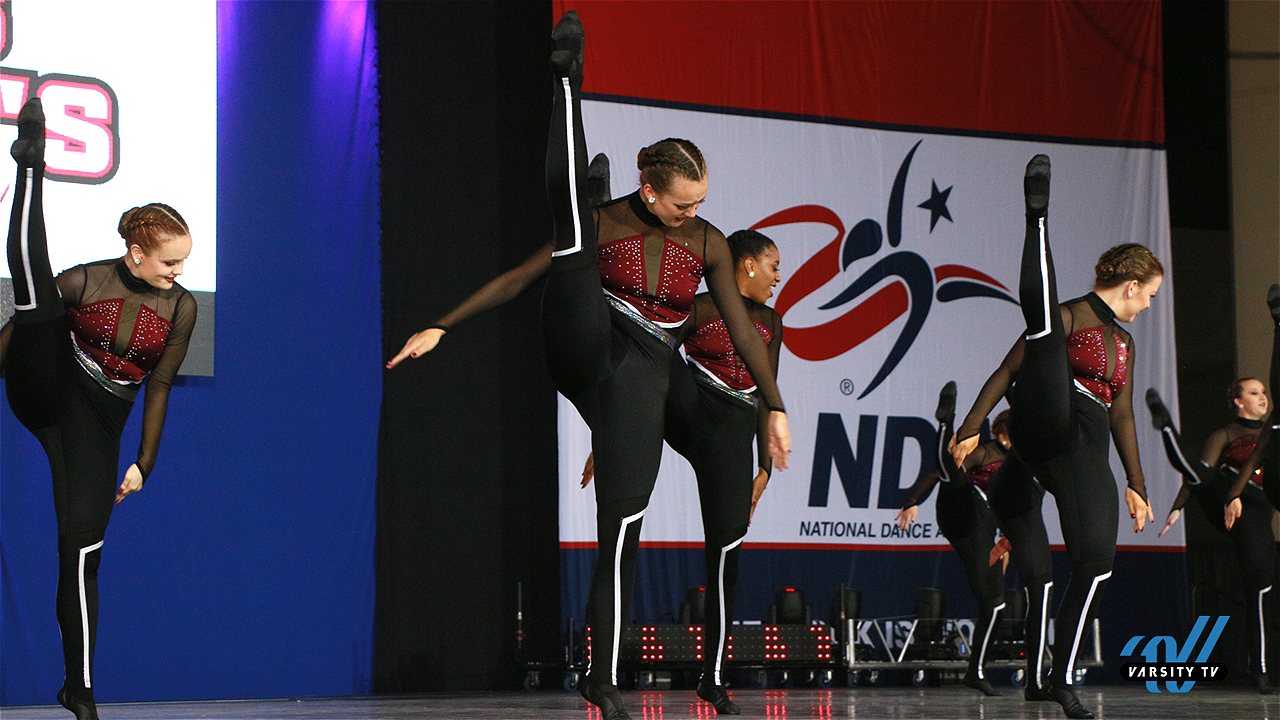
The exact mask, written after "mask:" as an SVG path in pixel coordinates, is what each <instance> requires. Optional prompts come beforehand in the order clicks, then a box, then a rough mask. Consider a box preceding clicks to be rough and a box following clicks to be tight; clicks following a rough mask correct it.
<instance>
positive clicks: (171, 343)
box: [137, 293, 196, 480]
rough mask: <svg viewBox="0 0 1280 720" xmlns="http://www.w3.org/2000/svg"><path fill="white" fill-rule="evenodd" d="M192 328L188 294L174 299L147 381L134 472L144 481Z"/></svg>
mask: <svg viewBox="0 0 1280 720" xmlns="http://www.w3.org/2000/svg"><path fill="white" fill-rule="evenodd" d="M195 325H196V301H195V298H193V297H192V296H191V294H190V293H184V294H183V295H182V297H180V298H179V299H178V304H177V306H176V307H175V308H174V310H173V326H172V327H171V328H170V329H169V337H168V339H167V340H165V344H164V352H163V353H162V354H161V355H160V361H159V362H158V363H156V366H155V368H154V369H153V370H152V371H151V375H150V376H149V377H148V379H147V398H146V401H145V403H144V405H143V410H142V442H141V443H140V444H139V445H138V460H137V464H138V469H139V470H141V471H142V477H143V479H144V480H145V479H146V478H147V477H148V476H149V475H150V474H151V470H152V469H153V468H154V467H155V464H156V454H157V452H158V451H159V449H160V434H161V433H162V432H163V431H164V418H165V415H166V413H167V412H168V410H169V388H170V387H171V386H172V385H173V378H174V377H175V376H176V375H177V374H178V368H180V367H182V360H183V359H184V358H185V357H186V356H187V345H188V344H189V343H190V341H191V331H192V329H194V328H195Z"/></svg>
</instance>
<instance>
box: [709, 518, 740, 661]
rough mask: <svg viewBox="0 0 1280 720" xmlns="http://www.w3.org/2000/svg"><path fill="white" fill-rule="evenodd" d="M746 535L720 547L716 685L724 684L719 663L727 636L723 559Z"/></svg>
mask: <svg viewBox="0 0 1280 720" xmlns="http://www.w3.org/2000/svg"><path fill="white" fill-rule="evenodd" d="M746 537H747V536H746V535H743V536H742V537H740V538H738V539H737V540H734V541H733V542H731V543H729V544H728V545H725V546H724V547H722V548H720V566H719V569H720V572H719V573H717V577H716V588H718V589H719V593H720V594H719V600H720V602H719V605H720V607H719V612H720V637H719V641H718V643H717V644H716V669H715V672H714V673H713V677H712V680H713V681H714V682H715V684H716V685H723V684H724V683H722V682H720V665H721V663H722V662H723V660H724V643H725V638H727V637H728V636H729V630H728V628H726V627H725V609H724V559H725V557H726V556H727V555H728V554H729V551H731V550H733V549H734V548H736V547H738V546H739V545H741V544H742V541H743V540H745V539H746Z"/></svg>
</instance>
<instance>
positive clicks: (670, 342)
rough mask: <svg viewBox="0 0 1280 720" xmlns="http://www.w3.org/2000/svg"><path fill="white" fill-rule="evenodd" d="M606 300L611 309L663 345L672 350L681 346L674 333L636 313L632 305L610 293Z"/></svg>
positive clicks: (605, 297)
mask: <svg viewBox="0 0 1280 720" xmlns="http://www.w3.org/2000/svg"><path fill="white" fill-rule="evenodd" d="M604 299H605V301H606V302H608V303H609V306H610V307H612V308H613V309H614V310H617V311H618V312H620V313H622V315H623V316H624V317H626V318H627V319H628V320H630V321H632V322H634V323H635V324H636V325H639V326H640V328H641V329H642V330H644V331H645V332H647V333H649V334H650V335H652V336H654V337H655V338H657V339H658V341H659V342H661V343H662V344H663V345H666V346H667V347H669V348H671V349H672V350H675V349H676V348H677V347H678V346H679V345H680V341H679V340H677V339H676V336H675V334H674V333H672V332H671V331H670V330H668V329H666V328H664V327H662V326H661V325H659V324H657V323H655V322H654V321H652V320H650V319H649V318H647V317H645V316H643V315H641V314H640V313H638V312H636V309H635V308H633V307H631V305H629V304H627V303H625V302H623V301H621V300H619V299H618V298H616V297H614V296H612V295H610V294H609V293H605V294H604Z"/></svg>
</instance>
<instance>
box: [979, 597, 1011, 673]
mask: <svg viewBox="0 0 1280 720" xmlns="http://www.w3.org/2000/svg"><path fill="white" fill-rule="evenodd" d="M1004 605H1005V604H1004V603H1000V604H999V605H997V606H995V607H994V608H992V610H991V623H990V624H988V625H987V634H986V635H983V636H982V647H981V648H980V649H979V651H978V679H979V680H984V679H986V676H984V675H983V674H982V666H983V664H984V663H986V661H987V643H989V642H991V631H992V630H994V629H995V627H996V616H998V615H999V614H1000V611H1001V610H1003V609H1004Z"/></svg>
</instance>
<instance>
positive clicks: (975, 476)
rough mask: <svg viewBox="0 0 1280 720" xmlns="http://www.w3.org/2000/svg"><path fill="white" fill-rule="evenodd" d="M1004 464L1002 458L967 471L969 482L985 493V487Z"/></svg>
mask: <svg viewBox="0 0 1280 720" xmlns="http://www.w3.org/2000/svg"><path fill="white" fill-rule="evenodd" d="M1002 464H1004V458H1000V459H999V460H996V461H995V462H989V463H987V464H986V465H979V466H978V467H976V468H973V469H972V470H970V471H969V482H971V483H973V484H974V485H976V486H978V488H979V489H981V490H982V491H983V492H986V491H987V486H988V485H990V484H991V478H992V476H994V475H995V474H996V471H997V470H999V469H1000V466H1001V465H1002Z"/></svg>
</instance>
